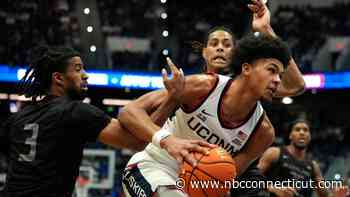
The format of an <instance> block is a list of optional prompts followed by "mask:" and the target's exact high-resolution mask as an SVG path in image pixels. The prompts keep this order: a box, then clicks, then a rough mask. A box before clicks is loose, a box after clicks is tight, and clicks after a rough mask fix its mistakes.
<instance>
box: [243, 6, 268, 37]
mask: <svg viewBox="0 0 350 197" xmlns="http://www.w3.org/2000/svg"><path fill="white" fill-rule="evenodd" d="M252 2H253V4H248V8H249V9H250V10H251V11H252V12H253V23H252V28H253V30H254V31H259V32H264V33H266V32H267V31H268V30H269V29H271V24H270V20H271V13H270V10H269V9H268V7H267V6H266V4H265V3H264V2H263V0H252Z"/></svg>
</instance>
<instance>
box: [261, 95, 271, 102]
mask: <svg viewBox="0 0 350 197" xmlns="http://www.w3.org/2000/svg"><path fill="white" fill-rule="evenodd" d="M261 98H262V100H264V101H267V102H272V99H273V96H272V95H271V94H269V93H266V94H264V95H263V96H262V97H261Z"/></svg>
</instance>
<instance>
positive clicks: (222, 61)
mask: <svg viewBox="0 0 350 197" xmlns="http://www.w3.org/2000/svg"><path fill="white" fill-rule="evenodd" d="M213 60H214V62H215V63H219V64H225V63H226V62H227V61H226V58H225V57H223V56H215V57H214V58H213Z"/></svg>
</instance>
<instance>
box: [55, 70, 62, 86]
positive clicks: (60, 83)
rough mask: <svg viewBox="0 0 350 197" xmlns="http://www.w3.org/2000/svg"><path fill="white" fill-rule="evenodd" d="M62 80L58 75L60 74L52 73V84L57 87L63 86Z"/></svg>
mask: <svg viewBox="0 0 350 197" xmlns="http://www.w3.org/2000/svg"><path fill="white" fill-rule="evenodd" d="M63 78H64V77H63V76H62V73H60V72H54V73H52V83H56V84H58V85H59V86H63V84H64V81H63Z"/></svg>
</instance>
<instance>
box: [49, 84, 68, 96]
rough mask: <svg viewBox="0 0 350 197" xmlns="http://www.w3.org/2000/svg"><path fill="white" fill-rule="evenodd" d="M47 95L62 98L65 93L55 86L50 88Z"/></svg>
mask: <svg viewBox="0 0 350 197" xmlns="http://www.w3.org/2000/svg"><path fill="white" fill-rule="evenodd" d="M48 94H49V95H53V96H64V95H65V92H64V90H63V88H59V87H57V86H51V88H50V90H49V92H48Z"/></svg>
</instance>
